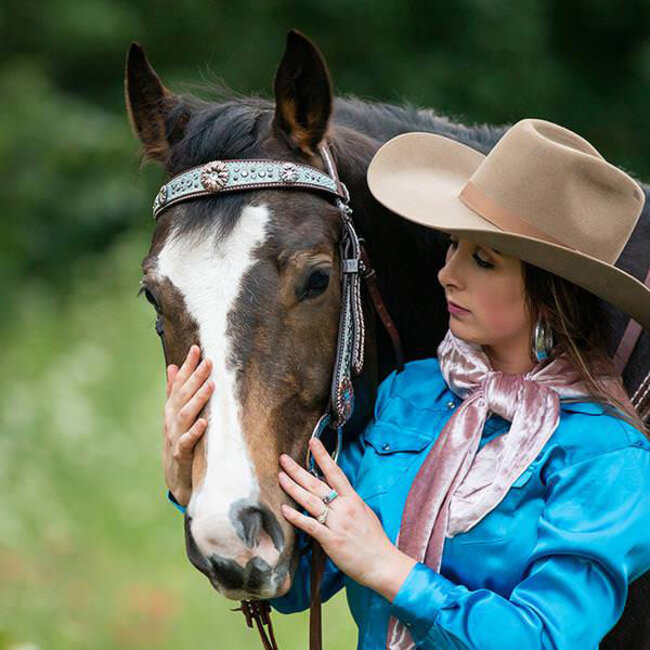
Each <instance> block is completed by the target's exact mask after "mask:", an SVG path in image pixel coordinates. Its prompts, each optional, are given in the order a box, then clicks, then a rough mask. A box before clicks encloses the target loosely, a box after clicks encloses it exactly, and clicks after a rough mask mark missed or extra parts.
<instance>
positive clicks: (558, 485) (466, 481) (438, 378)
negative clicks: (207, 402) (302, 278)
mask: <svg viewBox="0 0 650 650" xmlns="http://www.w3.org/2000/svg"><path fill="white" fill-rule="evenodd" d="M368 182H369V185H370V188H371V191H372V192H373V194H374V195H375V197H376V198H377V199H378V200H379V201H380V202H381V203H383V204H384V205H385V206H386V207H388V208H389V209H391V210H393V211H394V212H396V213H397V214H399V215H401V216H403V217H405V218H407V219H411V220H413V221H416V222H418V223H421V224H423V225H425V226H428V227H431V228H436V229H439V230H442V231H443V232H446V233H448V234H450V244H449V250H448V253H447V258H446V264H445V266H444V267H443V268H442V269H441V271H440V272H439V274H438V280H439V282H440V283H441V284H442V286H443V287H444V289H445V292H446V297H447V300H448V306H449V331H448V333H447V336H446V337H445V339H444V340H443V342H442V343H441V345H440V347H439V349H438V358H437V359H424V360H419V361H414V362H411V363H409V364H407V365H406V366H405V369H404V371H403V372H401V373H399V374H396V373H395V372H393V373H392V374H391V375H389V376H388V377H387V378H386V379H385V380H384V381H383V382H382V384H381V385H380V387H379V391H378V396H377V402H376V407H375V417H374V420H373V422H372V423H371V424H370V425H369V426H368V427H367V428H366V430H365V431H364V432H363V434H362V435H361V437H360V439H359V440H358V441H355V442H354V443H351V444H349V445H348V446H347V447H346V448H345V449H344V451H343V453H342V455H341V459H340V467H337V466H336V465H335V464H334V462H333V461H332V459H331V458H330V457H329V456H328V454H327V453H326V452H325V450H324V448H323V447H322V445H320V443H319V442H318V441H315V440H312V441H311V442H310V446H311V449H312V452H313V453H314V456H315V458H316V461H317V463H318V464H319V466H320V467H321V469H322V470H323V472H324V476H325V481H319V480H318V479H316V478H314V477H313V476H311V475H310V474H309V473H307V472H306V471H305V470H304V469H302V468H301V467H300V466H298V465H297V464H296V463H295V462H294V461H292V460H291V459H290V458H289V457H287V456H284V455H283V456H282V457H281V458H280V463H281V466H282V468H283V471H281V472H280V474H279V481H280V484H281V485H282V487H283V488H284V489H285V491H286V492H287V493H288V494H289V495H290V496H291V497H292V498H293V499H294V500H295V501H296V502H297V503H298V504H299V505H300V506H302V507H303V508H304V511H303V512H299V511H298V510H296V509H293V508H290V507H288V506H284V507H283V514H284V516H285V517H286V518H287V519H288V520H289V521H290V522H291V523H292V524H294V525H295V526H296V527H297V528H298V529H299V530H300V531H303V532H304V535H301V536H300V540H301V542H302V543H303V544H304V543H305V542H306V540H307V539H308V536H312V537H314V538H315V539H316V540H318V541H319V542H320V544H321V545H322V547H323V549H324V550H325V552H326V554H327V555H328V562H327V566H326V571H325V575H324V582H323V595H324V598H325V599H326V598H328V597H329V596H331V595H332V594H333V593H335V592H336V591H337V590H338V589H340V588H341V587H342V586H343V585H345V586H346V588H347V594H348V601H349V603H350V607H351V610H352V614H353V616H354V618H355V621H356V622H357V624H358V626H359V647H360V648H379V647H381V648H384V647H388V648H393V649H396V648H399V649H402V648H410V647H413V646H414V645H417V647H422V648H476V649H486V648H499V649H500V650H504V649H506V650H507V649H509V648H513V649H517V650H521V649H522V648H556V649H559V648H562V649H564V648H566V649H569V648H571V649H572V650H574V649H576V648H580V649H581V650H582V649H592V648H597V647H598V644H599V643H600V641H601V640H602V638H603V637H604V636H605V634H606V633H607V632H608V630H609V629H611V627H613V625H614V624H615V622H616V621H617V620H618V618H619V617H620V615H621V612H622V610H623V607H624V605H625V599H626V595H627V585H628V583H629V582H631V581H632V580H634V579H635V578H637V577H638V576H639V575H641V574H642V573H644V572H645V571H647V570H648V569H650V533H649V532H648V531H650V499H649V498H648V497H647V495H648V494H649V493H650V440H649V439H648V437H647V435H646V434H647V432H646V431H645V430H644V427H643V424H642V423H641V422H640V421H639V419H638V417H637V416H636V414H635V413H634V410H633V408H632V406H631V404H630V402H629V400H628V398H627V396H626V395H625V393H624V391H623V389H622V385H621V381H620V377H615V374H614V371H613V369H612V364H611V362H610V361H609V360H608V358H607V355H606V353H605V345H606V331H605V329H604V324H605V319H604V318H603V317H602V315H600V312H599V309H600V307H599V302H598V299H597V297H596V296H599V297H601V298H604V299H605V300H608V301H609V302H611V303H612V304H614V305H615V306H617V307H619V308H621V309H622V310H623V311H625V312H626V313H628V314H629V315H631V316H633V317H634V318H636V319H637V320H639V322H641V323H642V325H644V326H645V327H649V326H650V291H649V290H648V289H647V288H646V287H644V286H643V285H642V284H641V283H639V282H638V281H636V280H635V279H634V278H632V277H631V276H629V275H627V274H625V273H623V272H622V271H619V270H618V269H616V268H615V267H614V266H613V262H614V261H615V260H616V258H617V256H618V254H619V253H620V251H621V249H622V248H623V246H624V245H625V242H626V241H627V239H628V238H629V235H630V233H631V231H632V229H633V227H634V225H635V223H636V221H637V219H638V216H639V214H640V211H641V208H642V206H643V201H644V194H643V192H642V190H641V189H640V188H639V186H638V185H637V184H636V182H635V181H633V180H632V179H631V178H630V177H629V176H627V175H626V174H625V173H623V172H622V171H620V170H618V169H617V168H616V167H614V166H612V165H610V164H609V163H607V162H606V161H605V160H604V159H603V158H602V157H601V156H600V154H598V152H597V151H596V150H595V149H594V148H593V147H592V146H591V145H590V144H589V143H588V142H586V141H585V140H583V139H582V138H580V137H579V136H577V135H576V134H574V133H572V132H571V131H568V130H567V129H564V128H562V127H559V126H557V125H555V124H552V123H550V122H545V121H543V120H522V121H521V122H519V123H517V124H516V125H514V126H513V127H512V128H511V129H510V130H509V131H508V132H507V133H506V134H505V135H504V136H503V138H502V139H501V141H500V142H499V143H498V144H497V145H496V147H494V149H493V150H492V151H491V152H490V153H489V155H488V156H483V155H481V154H479V153H477V152H476V151H474V150H472V149H470V148H468V147H466V146H464V145H462V144H460V143H458V142H455V141H452V140H449V139H446V138H443V137H441V136H437V135H433V134H428V133H411V134H405V135H402V136H398V137H397V138H395V139H393V140H391V141H390V142H388V143H386V144H385V145H384V146H383V147H381V149H380V150H379V151H378V152H377V154H376V156H375V158H374V159H373V161H372V163H371V165H370V169H369V172H368ZM194 363H195V362H194ZM192 368H193V366H192V364H190V365H189V366H187V367H186V368H185V369H184V374H183V379H184V380H185V378H186V377H187V375H188V374H189V372H191V370H192ZM176 372H177V369H176V368H175V367H172V368H171V369H170V372H169V382H168V385H169V388H168V392H169V391H174V390H176V385H177V383H175V381H174V379H175V376H176ZM195 383H196V384H197V385H198V384H199V383H200V382H199V381H198V380H196V381H195ZM206 399H207V397H206ZM179 433H182V432H179ZM175 435H176V434H175ZM197 436H200V432H199V433H194V434H192V433H183V434H182V435H181V436H180V437H177V438H176V439H178V440H183V441H184V444H185V448H186V452H187V453H186V460H187V462H189V460H188V459H191V452H190V451H189V449H190V447H191V444H192V441H193V440H194V439H195V438H196V437H197ZM181 456H182V454H181ZM168 457H169V454H168ZM168 467H169V468H172V469H170V471H168V484H169V487H170V488H171V489H172V490H173V487H174V482H173V481H171V480H170V479H169V477H170V476H172V474H173V473H174V472H176V473H177V474H178V472H182V469H181V470H179V469H178V467H179V466H178V464H174V463H171V462H169V463H168ZM308 575H309V558H308V556H307V555H304V556H303V557H302V559H301V564H300V566H299V570H298V573H297V575H296V576H295V579H294V582H293V585H292V587H291V590H290V591H289V592H288V593H287V594H286V595H284V596H282V597H280V598H276V599H274V600H272V601H271V604H272V605H273V606H274V607H275V608H276V609H278V610H280V611H283V612H290V611H296V610H300V609H304V608H306V607H307V606H308V597H307V578H308Z"/></svg>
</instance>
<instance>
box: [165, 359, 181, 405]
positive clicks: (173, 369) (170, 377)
mask: <svg viewBox="0 0 650 650" xmlns="http://www.w3.org/2000/svg"><path fill="white" fill-rule="evenodd" d="M177 374H178V366H177V365H176V364H174V363H170V364H169V365H168V366H167V387H166V389H165V392H166V396H167V397H169V394H170V393H171V392H172V384H173V383H174V378H175V377H176V375H177Z"/></svg>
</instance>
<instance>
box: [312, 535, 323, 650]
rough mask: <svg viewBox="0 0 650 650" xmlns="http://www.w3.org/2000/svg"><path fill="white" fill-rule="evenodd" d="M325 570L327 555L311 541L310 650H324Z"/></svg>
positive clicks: (319, 546) (318, 545) (317, 544)
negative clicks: (323, 608)
mask: <svg viewBox="0 0 650 650" xmlns="http://www.w3.org/2000/svg"><path fill="white" fill-rule="evenodd" d="M324 570H325V553H324V552H323V549H322V547H321V545H320V544H319V543H318V542H317V541H316V540H315V539H313V538H312V540H311V579H310V585H309V588H310V597H309V650H323V618H322V613H323V610H322V607H321V604H322V603H321V591H320V587H321V580H322V578H323V571H324Z"/></svg>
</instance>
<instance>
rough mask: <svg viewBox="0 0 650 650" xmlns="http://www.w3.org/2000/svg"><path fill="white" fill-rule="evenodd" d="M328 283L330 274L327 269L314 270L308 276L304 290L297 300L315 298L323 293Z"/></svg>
mask: <svg viewBox="0 0 650 650" xmlns="http://www.w3.org/2000/svg"><path fill="white" fill-rule="evenodd" d="M329 282H330V272H329V270H328V269H316V270H315V271H312V272H311V273H310V274H309V277H308V278H307V283H306V284H305V287H304V289H303V290H302V292H301V293H300V294H299V295H298V299H299V300H305V299H308V298H315V297H316V296H320V294H321V293H324V291H325V289H327V287H328V285H329Z"/></svg>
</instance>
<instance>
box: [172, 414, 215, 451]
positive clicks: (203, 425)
mask: <svg viewBox="0 0 650 650" xmlns="http://www.w3.org/2000/svg"><path fill="white" fill-rule="evenodd" d="M207 427H208V421H207V420H205V419H203V418H200V419H198V420H197V421H196V422H195V423H194V424H193V425H192V426H191V427H190V428H189V429H188V430H187V431H186V432H185V433H184V434H183V435H182V436H180V438H179V439H178V449H177V459H178V460H187V459H188V458H189V459H191V458H192V455H193V452H194V447H195V446H196V443H197V442H198V441H199V440H200V438H201V436H202V435H203V434H204V433H205V430H206V429H207Z"/></svg>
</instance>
